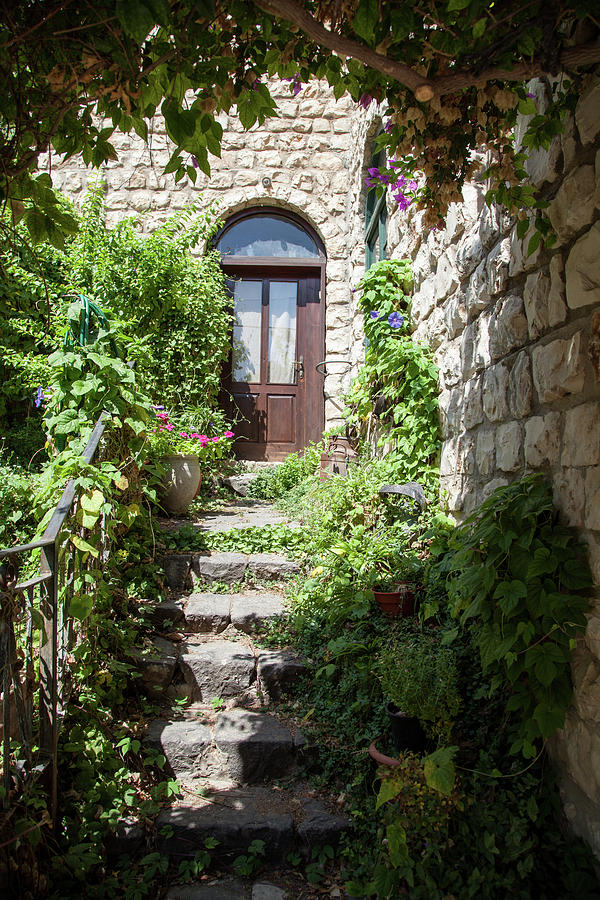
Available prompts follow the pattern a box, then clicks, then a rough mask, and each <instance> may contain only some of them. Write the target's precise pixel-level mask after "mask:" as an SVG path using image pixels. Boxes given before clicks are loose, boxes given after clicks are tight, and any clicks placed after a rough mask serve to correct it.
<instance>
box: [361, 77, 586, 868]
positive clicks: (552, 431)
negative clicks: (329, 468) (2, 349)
mask: <svg viewBox="0 0 600 900" xmlns="http://www.w3.org/2000/svg"><path fill="white" fill-rule="evenodd" d="M530 89H532V90H535V92H536V94H537V103H538V108H540V107H543V105H544V103H545V102H546V97H545V90H546V89H545V87H544V85H543V84H542V83H540V82H538V83H535V84H531V85H530ZM523 125H524V123H521V127H520V130H519V132H518V134H517V139H518V137H519V134H520V133H522V130H523ZM353 127H354V139H353V143H355V145H356V146H364V144H365V141H366V142H367V144H368V143H369V138H370V137H372V136H373V133H374V132H375V131H377V129H378V127H380V120H378V114H377V110H372V111H370V112H368V113H367V114H364V115H363V116H362V117H360V118H358V119H355V120H354V122H353ZM361 142H362V144H361ZM367 150H369V148H367ZM367 158H368V156H367ZM528 170H529V173H530V177H531V179H532V181H533V182H534V183H535V184H536V185H537V186H539V187H540V188H541V189H542V191H543V192H544V194H545V196H547V199H548V200H549V201H550V207H549V215H550V219H551V221H552V225H553V227H554V229H555V231H556V233H557V236H558V240H557V243H556V244H555V246H554V247H553V248H552V250H551V251H541V250H538V251H537V252H535V253H534V254H533V255H531V256H527V253H526V244H527V242H528V240H529V236H527V237H526V238H525V240H524V241H520V240H518V239H517V236H516V226H515V223H514V222H513V221H511V220H510V219H509V218H507V217H506V216H505V215H504V214H502V213H501V212H499V211H498V210H496V209H489V208H488V207H487V206H486V205H485V202H484V199H483V198H484V194H485V190H486V189H487V185H486V184H483V183H477V182H475V183H473V184H470V185H468V186H467V187H466V188H465V191H464V197H465V202H464V203H463V204H461V205H453V206H452V207H451V208H450V211H449V215H448V217H447V221H446V227H445V228H444V229H443V230H441V231H424V230H423V228H422V227H421V218H422V216H421V214H419V213H416V212H415V210H414V209H412V208H411V209H409V210H408V211H407V212H405V213H402V212H400V211H398V210H397V209H396V211H392V208H391V207H390V206H388V211H389V213H390V214H391V217H390V220H389V229H388V232H389V233H388V250H389V255H390V256H394V257H398V258H401V257H405V258H410V259H411V260H412V261H413V266H414V274H415V293H414V297H413V302H412V310H413V319H414V323H415V330H414V336H415V338H417V339H419V340H421V341H423V342H425V343H427V344H428V345H429V346H431V347H432V348H433V349H434V350H435V358H436V362H437V363H438V365H439V367H440V408H441V419H442V431H443V444H442V452H441V460H440V467H441V484H442V491H443V492H444V494H445V496H446V497H447V501H448V505H449V508H450V510H451V512H452V513H453V515H454V516H455V517H456V518H457V519H458V520H460V519H461V518H463V517H464V516H465V515H467V514H468V513H470V512H471V511H473V510H474V509H475V508H476V507H477V506H478V505H479V504H480V503H481V502H482V500H484V499H485V498H486V497H487V496H488V495H489V494H490V493H491V492H492V491H493V490H494V489H495V488H496V487H498V486H499V485H503V484H507V483H509V482H510V481H511V480H513V479H515V478H518V477H521V476H522V475H525V474H526V473H529V472H534V471H542V472H544V473H546V475H547V476H548V478H549V479H550V481H551V483H552V485H553V489H554V497H555V502H556V504H557V506H558V508H559V510H560V514H561V517H562V519H563V521H564V522H565V523H566V524H568V525H571V526H574V527H575V528H577V529H578V531H579V532H580V534H581V535H582V537H583V539H584V540H585V541H586V542H587V544H588V545H589V550H590V562H591V566H592V570H593V573H594V577H595V581H596V583H597V584H598V583H600V78H595V79H590V81H589V82H588V84H587V86H586V88H585V90H584V92H583V94H582V95H581V98H580V100H579V103H578V105H577V108H576V110H575V114H574V116H572V117H570V118H569V120H568V121H567V127H566V130H565V133H564V135H562V136H561V137H557V138H556V139H555V140H554V143H553V144H552V146H551V147H550V149H549V150H548V151H543V152H542V151H540V152H537V153H536V154H534V156H533V158H532V159H530V161H529V163H528ZM364 174H365V154H364V153H363V154H362V155H360V154H356V155H355V158H354V164H353V168H352V179H353V182H352V203H353V205H354V208H355V209H356V211H357V214H356V219H357V221H358V222H359V225H358V226H357V228H356V229H355V230H354V232H353V237H354V240H355V244H354V245H353V249H352V250H351V254H350V264H351V273H352V275H353V277H354V278H355V279H356V280H357V279H358V277H359V276H360V274H361V269H360V265H361V262H362V259H361V253H364V237H363V234H364V231H363V232H360V223H361V222H362V226H363V229H364V217H361V215H360V214H359V213H360V212H361V211H362V209H363V208H364V189H363V183H364ZM359 329H360V325H359V321H358V316H355V318H354V335H355V341H356V349H355V354H354V358H356V359H358V358H359V357H360V353H359V350H358V347H359V343H360V341H359V338H360V331H359ZM573 675H574V683H575V701H574V704H573V706H572V708H571V710H570V712H569V714H568V717H567V722H566V726H565V728H564V729H563V730H562V732H561V733H560V734H558V735H557V737H556V739H554V740H553V742H552V752H553V755H554V757H555V759H556V760H557V761H558V763H559V768H560V771H561V777H562V790H563V799H564V803H565V809H566V812H567V815H568V817H569V819H570V821H571V822H572V824H573V827H574V828H575V830H576V831H577V832H578V833H580V834H582V835H583V836H584V837H585V838H586V839H587V840H588V841H589V842H590V844H591V845H592V847H593V848H594V850H595V852H596V853H597V854H598V855H600V601H597V602H596V604H595V605H594V607H593V611H592V613H591V616H590V620H589V626H588V629H587V633H586V635H585V636H582V637H581V639H580V641H579V645H578V647H577V650H576V652H575V656H574V663H573Z"/></svg>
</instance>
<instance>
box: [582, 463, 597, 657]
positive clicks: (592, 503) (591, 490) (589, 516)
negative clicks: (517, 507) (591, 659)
mask: <svg viewBox="0 0 600 900" xmlns="http://www.w3.org/2000/svg"><path fill="white" fill-rule="evenodd" d="M585 498H586V501H585V527H586V528H591V529H592V531H600V466H592V467H590V468H588V469H587V470H586V473H585ZM599 655H600V654H599Z"/></svg>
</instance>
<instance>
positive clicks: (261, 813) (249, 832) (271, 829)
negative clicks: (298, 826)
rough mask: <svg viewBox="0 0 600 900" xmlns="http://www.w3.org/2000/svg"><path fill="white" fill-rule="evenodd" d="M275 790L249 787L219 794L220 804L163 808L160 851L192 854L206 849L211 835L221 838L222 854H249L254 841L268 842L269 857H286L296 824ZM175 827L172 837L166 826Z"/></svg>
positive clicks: (158, 827)
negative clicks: (275, 798)
mask: <svg viewBox="0 0 600 900" xmlns="http://www.w3.org/2000/svg"><path fill="white" fill-rule="evenodd" d="M272 793H273V792H272V791H271V792H269V794H270V795H271V800H270V801H269V799H268V796H267V792H266V791H264V790H262V789H259V788H248V789H246V790H244V791H234V790H230V791H227V792H226V793H222V794H220V795H219V797H218V799H219V800H220V801H221V802H219V803H206V804H205V805H201V804H198V805H192V804H185V805H184V804H181V805H180V806H175V807H171V808H169V809H163V810H162V811H161V812H160V813H159V815H158V818H157V820H156V833H157V838H156V845H157V849H158V850H159V851H160V852H161V853H165V854H167V855H171V854H172V855H174V856H176V857H179V858H181V857H187V856H193V855H194V853H195V852H196V851H197V850H203V849H204V842H205V840H206V838H208V837H214V838H216V840H217V841H219V853H246V852H247V850H248V847H249V845H250V844H251V843H252V841H253V840H261V841H264V843H265V851H266V857H267V859H269V860H283V859H285V857H286V856H287V854H288V853H289V852H290V851H291V849H292V847H293V842H294V823H293V819H292V816H291V815H290V813H288V812H283V811H280V809H278V808H277V805H276V803H275V802H274V801H273V799H272ZM165 825H169V826H170V827H171V829H172V833H170V836H169V837H166V836H165V834H164V831H163V829H164V826H165Z"/></svg>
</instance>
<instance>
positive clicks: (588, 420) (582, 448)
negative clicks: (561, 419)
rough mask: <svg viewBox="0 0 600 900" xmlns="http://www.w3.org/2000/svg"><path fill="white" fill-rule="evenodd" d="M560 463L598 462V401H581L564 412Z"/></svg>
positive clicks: (590, 463)
mask: <svg viewBox="0 0 600 900" xmlns="http://www.w3.org/2000/svg"><path fill="white" fill-rule="evenodd" d="M560 462H561V465H563V466H594V465H596V464H597V463H600V403H598V402H590V403H582V404H581V405H580V406H576V407H575V408H574V409H568V410H567V411H566V413H565V425H564V432H563V446H562V456H561V460H560Z"/></svg>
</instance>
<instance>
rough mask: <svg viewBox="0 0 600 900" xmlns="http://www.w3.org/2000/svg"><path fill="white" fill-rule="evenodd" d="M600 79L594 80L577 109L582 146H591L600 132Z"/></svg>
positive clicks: (576, 116)
mask: <svg viewBox="0 0 600 900" xmlns="http://www.w3.org/2000/svg"><path fill="white" fill-rule="evenodd" d="M599 108H600V79H594V81H593V82H592V84H591V85H590V86H589V88H588V90H587V91H586V92H585V93H584V94H583V95H582V97H581V98H580V100H579V102H578V104H577V107H576V109H575V122H576V123H577V130H578V131H579V137H580V138H581V143H582V144H584V145H585V144H590V143H591V142H592V141H593V140H595V138H596V136H597V134H598V132H599V131H600V116H598V109H599Z"/></svg>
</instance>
